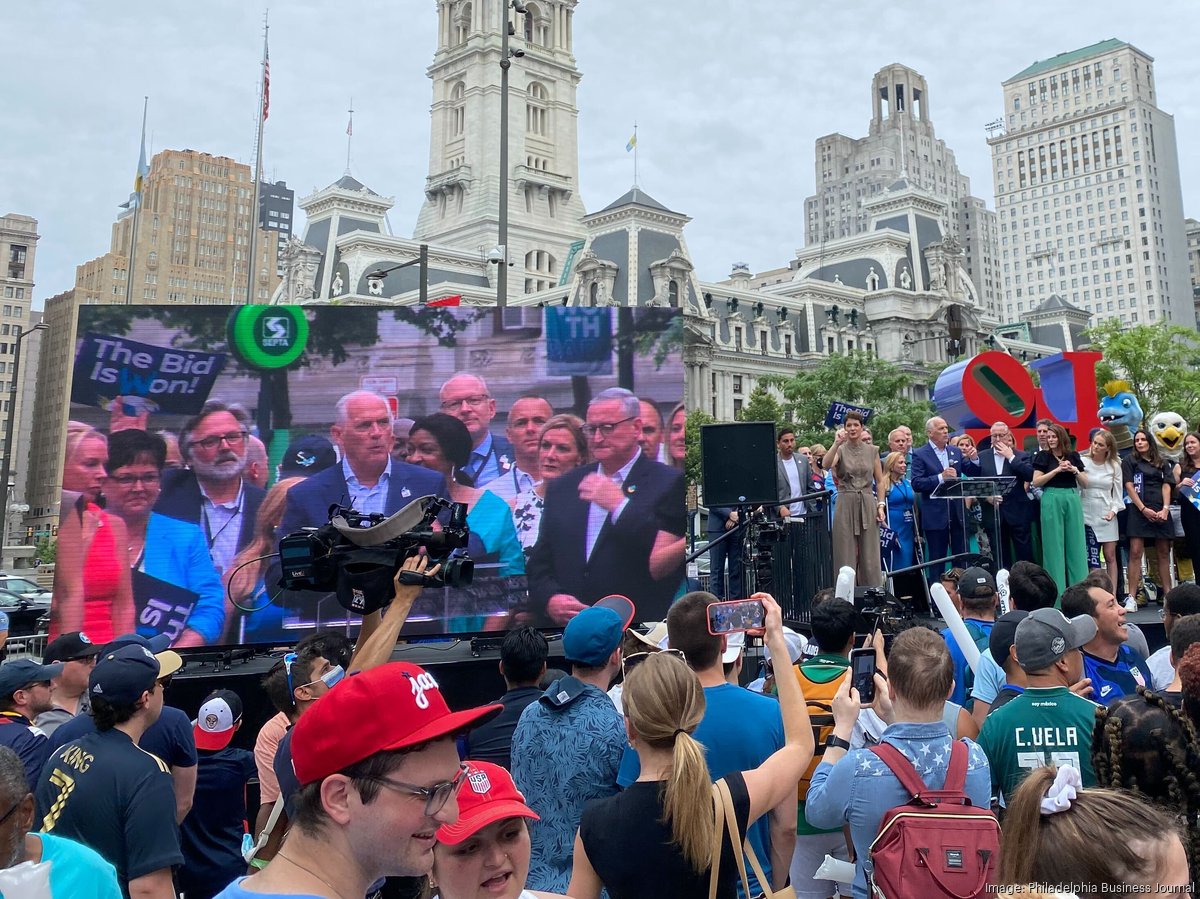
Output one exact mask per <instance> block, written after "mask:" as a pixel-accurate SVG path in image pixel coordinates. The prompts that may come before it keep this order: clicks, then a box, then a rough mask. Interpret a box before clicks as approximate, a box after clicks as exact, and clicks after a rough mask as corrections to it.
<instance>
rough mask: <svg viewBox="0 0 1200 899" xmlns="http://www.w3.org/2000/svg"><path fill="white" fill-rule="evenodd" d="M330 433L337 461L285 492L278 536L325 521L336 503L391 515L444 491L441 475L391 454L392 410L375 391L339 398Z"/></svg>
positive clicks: (315, 525)
mask: <svg viewBox="0 0 1200 899" xmlns="http://www.w3.org/2000/svg"><path fill="white" fill-rule="evenodd" d="M329 435H330V438H331V439H332V440H333V442H334V444H335V445H336V446H337V447H338V449H340V450H341V455H342V461H341V464H340V465H333V466H330V467H329V468H326V469H325V470H324V471H321V472H318V473H317V474H314V475H313V476H312V477H309V478H306V479H305V480H304V482H303V483H300V484H297V485H296V486H295V487H293V488H292V489H291V490H289V491H288V495H287V510H286V511H285V512H284V515H283V523H282V525H281V526H280V528H279V535H280V536H281V537H283V536H286V535H288V534H291V533H293V532H295V531H297V530H299V529H300V528H303V527H320V526H321V525H323V524H325V523H326V522H327V521H328V520H329V508H330V506H332V505H334V504H335V503H336V504H339V505H347V504H349V505H350V506H352V507H353V508H354V511H355V512H360V513H362V514H364V515H369V514H380V515H392V514H394V513H396V512H399V511H400V510H401V509H403V508H404V507H405V506H407V505H408V504H409V503H410V502H412V501H413V500H415V499H419V498H420V497H422V496H429V495H431V494H433V495H437V496H445V495H446V481H445V479H444V478H443V477H442V476H441V475H440V474H437V473H436V472H433V471H430V470H429V469H427V468H422V467H420V466H418V465H410V464H408V463H407V462H397V461H395V460H394V459H393V458H392V455H391V451H392V441H393V439H394V438H393V436H392V412H391V409H390V408H389V407H388V404H387V400H385V399H384V398H383V397H381V396H379V394H377V393H371V392H370V391H368V390H355V391H354V392H352V393H348V394H346V395H345V396H344V397H342V398H341V399H340V400H338V402H337V405H336V406H335V412H334V422H333V426H332V427H330V429H329Z"/></svg>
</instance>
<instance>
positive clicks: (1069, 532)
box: [708, 411, 1200, 608]
mask: <svg viewBox="0 0 1200 899" xmlns="http://www.w3.org/2000/svg"><path fill="white" fill-rule="evenodd" d="M925 438H926V440H925V442H924V443H923V444H921V445H914V442H913V431H912V429H910V428H908V427H906V426H900V427H897V428H895V429H894V430H892V431H891V432H890V433H889V434H888V435H887V440H886V444H885V445H884V446H882V447H877V445H876V443H875V441H874V439H873V437H872V435H871V432H870V430H869V429H868V428H867V426H866V422H865V421H864V418H863V416H862V415H861V414H860V413H858V412H855V411H851V412H849V413H848V414H847V415H846V416H845V419H844V422H843V423H842V425H841V426H840V427H839V429H838V430H837V431H836V433H835V434H834V436H833V438H832V441H831V443H830V445H829V448H828V449H826V448H825V446H824V445H823V444H813V445H809V446H798V445H797V442H796V434H795V432H794V431H793V430H792V429H791V428H781V429H780V430H779V432H778V442H777V448H778V451H779V452H778V456H777V469H778V470H777V475H778V484H779V500H780V503H781V505H780V506H778V507H777V508H775V509H771V510H768V511H769V513H770V514H771V515H772V516H774V517H777V518H779V519H781V520H782V521H784V522H788V523H794V522H800V521H804V520H811V519H812V518H814V517H818V518H821V519H823V520H824V521H825V522H826V524H827V526H828V528H829V531H830V536H831V541H832V546H833V570H834V571H838V570H840V569H841V568H842V567H843V566H849V567H851V568H853V569H854V570H855V572H856V582H857V583H858V584H860V585H875V586H878V585H880V584H882V583H883V582H884V578H885V575H886V576H890V573H891V572H893V571H900V570H905V569H912V568H913V566H916V565H918V564H922V563H925V562H931V563H932V562H934V561H935V560H944V559H947V558H949V557H951V556H963V555H966V554H983V555H988V556H990V557H991V558H992V559H994V560H995V562H996V566H997V567H998V568H1006V569H1007V568H1011V567H1012V565H1013V564H1014V563H1015V562H1019V561H1028V562H1037V563H1038V564H1039V565H1041V566H1043V567H1044V568H1045V569H1046V570H1047V571H1049V572H1050V575H1051V577H1052V578H1053V579H1054V582H1055V584H1056V585H1057V586H1058V589H1059V592H1062V591H1063V590H1065V589H1066V588H1067V587H1068V586H1069V585H1070V584H1073V583H1077V582H1078V581H1080V580H1082V579H1083V578H1084V577H1085V576H1086V575H1087V573H1088V572H1089V571H1090V570H1096V569H1101V570H1104V571H1106V572H1107V574H1108V577H1109V580H1110V582H1111V583H1112V584H1113V585H1114V587H1115V589H1116V590H1117V593H1118V596H1119V597H1120V598H1121V600H1122V602H1124V603H1125V604H1126V605H1127V606H1128V607H1129V608H1133V607H1134V606H1135V605H1136V606H1137V607H1141V606H1144V605H1146V603H1147V602H1149V601H1159V602H1161V598H1162V596H1163V595H1164V594H1165V593H1166V592H1167V591H1168V590H1170V589H1171V587H1172V586H1174V584H1176V583H1178V582H1180V581H1182V580H1188V579H1191V576H1192V567H1191V566H1192V559H1193V558H1196V557H1200V509H1198V507H1197V505H1196V504H1195V503H1196V501H1197V499H1196V497H1197V493H1196V491H1195V485H1196V483H1197V472H1198V471H1200V433H1193V434H1188V435H1187V436H1186V438H1185V439H1184V441H1183V444H1182V452H1181V455H1180V457H1179V459H1178V460H1173V459H1171V458H1168V457H1166V456H1164V455H1163V453H1162V451H1161V449H1160V447H1159V446H1158V444H1157V443H1156V442H1155V441H1154V439H1153V438H1152V436H1151V435H1150V433H1149V431H1147V430H1144V429H1140V430H1138V431H1137V432H1136V433H1135V434H1134V435H1133V439H1132V444H1131V446H1130V448H1129V450H1128V451H1127V452H1125V453H1124V454H1122V453H1121V452H1119V451H1118V448H1117V442H1116V439H1115V438H1114V436H1113V434H1112V433H1111V432H1110V431H1108V430H1106V429H1104V428H1097V429H1096V430H1094V431H1093V432H1092V434H1091V436H1090V440H1089V443H1088V445H1087V447H1086V448H1083V447H1081V448H1079V449H1078V450H1077V449H1075V448H1073V446H1072V440H1071V436H1070V435H1069V434H1068V433H1067V431H1066V430H1065V429H1064V428H1063V427H1062V425H1060V424H1057V423H1056V422H1053V421H1051V420H1050V419H1041V420H1039V421H1038V422H1037V430H1036V445H1033V440H1032V439H1031V442H1030V446H1029V447H1028V448H1023V447H1020V446H1018V445H1017V442H1016V440H1015V438H1014V436H1013V433H1012V430H1011V429H1010V428H1009V426H1008V425H1007V424H1005V423H1004V422H997V423H995V424H993V425H992V426H991V428H990V431H989V436H988V438H987V440H986V441H984V442H982V443H981V444H979V445H977V444H976V443H975V440H974V439H973V438H972V437H971V436H970V435H969V434H959V435H957V436H954V437H951V436H950V429H949V427H948V425H947V423H946V421H945V420H944V419H942V418H940V417H936V416H935V417H933V418H930V419H929V420H928V421H927V422H926V423H925ZM971 479H982V480H995V479H1000V484H1001V485H1002V486H1001V487H1000V488H999V491H1000V492H999V493H998V495H993V496H987V495H983V496H973V495H970V494H971V493H972V491H971V490H967V491H966V495H965V496H963V497H961V498H957V497H954V496H953V495H952V494H949V493H948V492H947V491H948V485H949V486H952V485H953V483H954V482H961V483H963V484H968V483H969V481H970V480H971ZM935 491H936V492H935ZM818 494H819V496H817V498H814V499H810V500H808V501H804V502H795V501H793V502H785V501H786V500H794V499H795V498H796V497H800V496H806V495H807V496H813V495H818ZM744 512H745V510H741V511H739V510H738V509H736V508H724V507H720V508H714V509H710V510H709V519H708V535H709V539H710V540H712V539H714V538H715V537H717V536H720V535H721V534H722V533H724V532H725V531H726V530H729V529H732V528H733V527H735V526H736V525H738V524H739V522H740V521H741V518H740V516H741V515H743V514H744ZM951 564H953V563H952V562H944V561H943V562H940V563H939V564H930V565H928V566H926V567H925V568H924V569H923V573H924V575H925V577H926V579H927V580H928V581H929V582H930V583H934V582H936V581H937V579H938V577H939V575H940V573H941V572H943V571H945V570H946V569H947V568H948V567H950V565H951ZM742 571H743V554H742V553H741V552H739V551H738V549H737V548H736V547H735V545H734V544H733V543H732V542H731V541H729V540H726V541H723V542H722V543H720V544H717V545H716V546H714V548H713V550H712V551H711V553H710V572H711V582H710V584H711V589H712V592H713V593H714V594H715V595H717V596H720V597H726V596H728V597H731V598H732V597H737V596H740V595H741V593H742V587H741V585H742V582H743V577H742Z"/></svg>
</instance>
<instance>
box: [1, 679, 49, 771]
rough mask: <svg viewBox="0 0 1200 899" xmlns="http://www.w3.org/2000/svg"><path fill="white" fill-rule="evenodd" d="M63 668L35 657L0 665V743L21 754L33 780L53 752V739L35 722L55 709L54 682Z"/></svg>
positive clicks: (26, 769)
mask: <svg viewBox="0 0 1200 899" xmlns="http://www.w3.org/2000/svg"><path fill="white" fill-rule="evenodd" d="M62 670H63V666H62V665H61V664H52V665H39V664H38V663H37V662H35V661H33V660H32V659H20V660H18V661H15V662H5V663H4V664H3V665H0V746H7V747H8V748H9V749H11V750H12V751H13V752H15V753H16V754H17V755H19V756H20V757H21V761H22V762H23V763H24V765H25V774H26V776H27V777H28V778H29V782H30V783H35V782H36V781H37V777H38V775H39V774H41V773H42V766H43V765H44V764H46V759H47V758H48V757H49V755H50V741H49V740H48V739H47V738H46V735H45V734H44V733H43V732H42V731H41V730H39V729H38V728H36V727H34V725H33V721H34V719H35V718H37V716H38V715H40V714H42V712H48V711H49V710H50V709H51V708H53V706H54V703H53V702H52V701H51V699H50V681H51V680H53V679H54V678H56V677H58V676H59V675H60V674H62Z"/></svg>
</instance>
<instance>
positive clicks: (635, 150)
mask: <svg viewBox="0 0 1200 899" xmlns="http://www.w3.org/2000/svg"><path fill="white" fill-rule="evenodd" d="M637 154H638V145H637V122H634V123H633V186H634V187H637V186H638V158H637Z"/></svg>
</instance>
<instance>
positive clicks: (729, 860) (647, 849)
mask: <svg viewBox="0 0 1200 899" xmlns="http://www.w3.org/2000/svg"><path fill="white" fill-rule="evenodd" d="M725 782H726V783H727V784H729V793H730V795H731V796H732V797H733V808H734V811H735V812H736V814H737V821H738V829H739V830H740V831H741V832H742V833H743V834H744V833H745V832H746V824H747V819H748V818H749V817H750V795H749V794H748V793H747V792H746V782H745V780H743V779H742V775H741V774H740V773H739V772H734V773H733V774H728V775H726V777H725ZM661 786H662V784H661V783H660V782H657V781H637V782H636V783H632V784H630V785H629V786H628V787H627V788H626V789H625V790H624V791H623V792H621V793H618V794H617V795H616V796H610V797H608V798H607V799H599V800H597V801H595V802H592V803H590V804H589V805H588V806H587V807H586V808H585V809H584V810H583V817H582V819H581V820H580V822H579V838H580V839H581V840H582V841H583V848H584V851H585V852H587V857H588V861H590V862H591V863H592V867H593V868H594V869H595V871H596V874H597V875H599V877H600V880H601V881H602V882H603V884H604V886H605V888H606V889H607V890H608V895H609V896H610V897H611V899H694V897H696V896H707V895H708V871H707V870H705V871H704V873H703V874H697V873H696V871H695V869H694V868H692V866H691V865H690V864H688V862H687V860H686V859H685V858H684V857H683V855H682V854H681V853H680V851H679V847H678V846H676V845H675V844H673V843H672V842H671V827H670V825H669V824H664V823H662V820H661V819H662V801H661V799H660V797H659V789H660V787H661ZM759 861H760V862H761V861H762V859H759ZM747 872H748V873H749V868H747ZM739 880H740V877H739V876H738V869H737V859H736V858H735V857H734V854H733V847H732V846H731V845H730V843H729V833H728V832H726V834H725V842H724V843H723V844H722V847H721V874H720V882H719V883H718V884H717V897H718V899H734V897H736V895H737V886H736V885H737V883H738V881H739Z"/></svg>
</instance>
